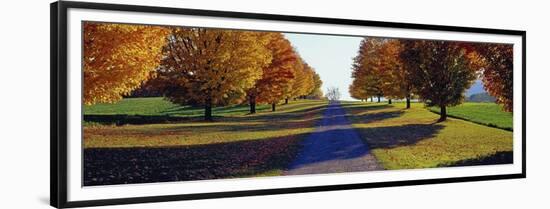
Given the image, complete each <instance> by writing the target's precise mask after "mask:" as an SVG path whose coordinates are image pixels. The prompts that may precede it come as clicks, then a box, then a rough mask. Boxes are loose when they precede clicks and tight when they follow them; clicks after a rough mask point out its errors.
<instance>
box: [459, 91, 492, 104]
mask: <svg viewBox="0 0 550 209" xmlns="http://www.w3.org/2000/svg"><path fill="white" fill-rule="evenodd" d="M466 101H468V102H495V97H493V96H491V95H489V94H488V93H487V92H483V93H477V94H472V95H470V96H469V97H466Z"/></svg>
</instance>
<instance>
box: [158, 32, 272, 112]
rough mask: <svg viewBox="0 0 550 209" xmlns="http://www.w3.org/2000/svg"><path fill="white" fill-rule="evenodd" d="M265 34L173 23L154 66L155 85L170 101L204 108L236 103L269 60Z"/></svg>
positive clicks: (244, 94) (269, 54) (208, 108)
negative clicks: (162, 55)
mask: <svg viewBox="0 0 550 209" xmlns="http://www.w3.org/2000/svg"><path fill="white" fill-rule="evenodd" d="M268 37H269V36H267V35H265V34H264V33H259V32H247V31H237V30H220V29H204V28H182V27H177V28H174V29H173V30H172V33H171V35H169V38H168V43H167V46H166V47H165V48H164V51H165V53H166V56H165V58H164V59H163V60H162V65H161V68H160V69H159V72H158V74H159V79H160V82H157V83H159V84H161V85H162V86H161V88H162V89H163V91H164V94H165V96H166V97H167V98H168V99H169V100H170V101H172V102H174V103H177V104H182V105H195V106H203V107H204V118H205V120H212V107H213V106H216V105H228V104H239V103H242V102H243V101H244V100H245V97H246V90H248V89H250V88H251V87H253V86H254V84H255V83H256V81H257V80H258V79H260V78H261V77H262V69H264V68H265V67H267V66H268V65H269V64H270V63H271V59H272V53H271V51H270V50H268V48H267V47H266V46H267V44H268V43H269V40H270V39H269V38H268Z"/></svg>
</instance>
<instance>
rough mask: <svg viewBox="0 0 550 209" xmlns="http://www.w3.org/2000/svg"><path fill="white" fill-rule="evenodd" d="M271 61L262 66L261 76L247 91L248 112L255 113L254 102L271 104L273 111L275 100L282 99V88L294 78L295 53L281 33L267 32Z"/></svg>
mask: <svg viewBox="0 0 550 209" xmlns="http://www.w3.org/2000/svg"><path fill="white" fill-rule="evenodd" d="M266 36H269V43H268V44H267V46H266V47H267V49H268V50H269V51H270V52H271V56H272V59H271V63H270V64H269V65H267V66H266V67H264V68H263V73H262V77H261V78H260V79H258V80H257V81H256V83H255V85H254V86H253V87H252V88H250V89H249V90H248V91H247V96H248V100H249V104H250V113H256V103H268V104H271V109H272V111H275V106H276V104H277V102H279V101H281V100H282V99H284V93H285V92H284V89H285V87H286V86H288V85H290V82H291V81H292V79H294V69H293V64H294V62H295V61H296V59H297V55H296V53H295V52H294V49H293V48H292V45H291V44H290V42H289V41H288V40H287V39H286V38H285V37H284V36H283V34H281V33H267V34H266Z"/></svg>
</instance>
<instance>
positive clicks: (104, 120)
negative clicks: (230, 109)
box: [84, 104, 326, 126]
mask: <svg viewBox="0 0 550 209" xmlns="http://www.w3.org/2000/svg"><path fill="white" fill-rule="evenodd" d="M305 105H307V104H305ZM325 107H326V106H325V105H319V106H314V107H311V108H305V109H300V110H295V111H288V112H274V113H270V114H265V113H264V114H255V115H247V116H245V117H243V116H244V115H243V116H219V115H214V116H213V120H214V122H227V121H230V122H261V121H276V122H284V121H285V120H295V119H301V118H303V117H304V115H305V114H309V113H311V112H318V111H322V109H323V108H325ZM182 108H184V107H182ZM84 121H85V122H91V123H98V124H102V125H117V126H121V125H145V124H170V123H185V122H200V121H204V117H203V116H202V115H198V116H173V115H168V114H167V115H127V114H116V115H92V114H88V115H84Z"/></svg>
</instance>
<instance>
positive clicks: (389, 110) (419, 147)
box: [343, 102, 512, 169]
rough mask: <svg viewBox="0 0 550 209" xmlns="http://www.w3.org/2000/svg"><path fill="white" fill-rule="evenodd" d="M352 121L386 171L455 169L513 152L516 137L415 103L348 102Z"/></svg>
mask: <svg viewBox="0 0 550 209" xmlns="http://www.w3.org/2000/svg"><path fill="white" fill-rule="evenodd" d="M343 106H344V108H345V109H346V112H347V114H348V118H349V119H350V120H351V121H352V123H353V127H354V128H356V129H357V130H358V131H359V133H360V135H361V136H362V138H363V139H364V140H365V141H366V142H367V144H368V145H369V147H370V148H371V150H372V153H373V154H374V155H375V156H376V158H377V159H378V160H379V162H380V163H381V164H382V165H383V166H384V168H385V169H411V168H431V167H441V166H452V165H457V164H460V163H462V162H466V161H472V160H474V161H475V160H478V159H485V158H491V157H494V156H498V155H500V154H501V153H508V152H511V151H512V132H510V131H506V130H501V129H497V128H492V127H488V126H485V125H480V124H475V123H472V122H468V121H464V120H461V119H454V118H449V119H447V121H445V122H441V123H435V121H437V119H438V118H439V116H438V115H437V114H435V113H432V112H430V111H429V110H428V109H426V108H424V105H423V104H420V103H412V107H411V109H408V110H407V109H405V105H404V103H394V104H392V105H388V104H383V103H364V102H346V103H344V104H343Z"/></svg>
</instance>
